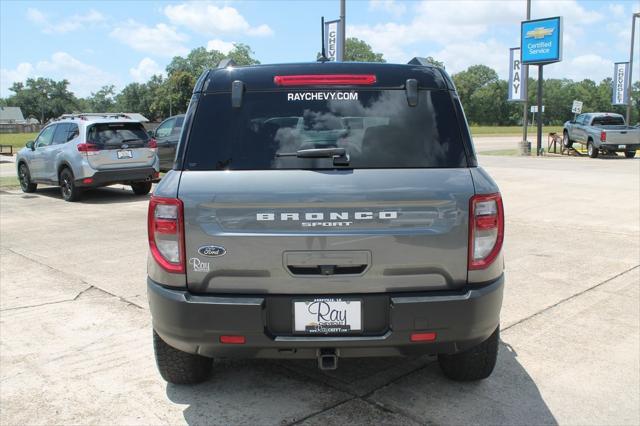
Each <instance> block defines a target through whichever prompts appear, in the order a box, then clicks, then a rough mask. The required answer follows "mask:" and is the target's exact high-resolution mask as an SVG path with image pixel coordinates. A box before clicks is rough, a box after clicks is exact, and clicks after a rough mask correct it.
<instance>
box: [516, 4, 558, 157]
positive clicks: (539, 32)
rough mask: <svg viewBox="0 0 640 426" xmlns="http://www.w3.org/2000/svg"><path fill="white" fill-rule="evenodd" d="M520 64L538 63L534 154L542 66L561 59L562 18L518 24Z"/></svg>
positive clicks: (539, 139)
mask: <svg viewBox="0 0 640 426" xmlns="http://www.w3.org/2000/svg"><path fill="white" fill-rule="evenodd" d="M520 49H521V50H520V52H521V55H522V58H521V59H522V61H521V63H522V64H526V65H538V94H537V96H538V98H537V100H538V102H537V104H538V105H537V107H538V108H537V109H538V135H537V138H536V155H540V154H541V151H542V85H543V81H544V77H543V69H542V67H543V66H544V65H546V64H552V63H554V62H560V61H561V60H562V18H561V17H560V16H557V17H554V18H544V19H534V20H531V21H523V22H521V24H520Z"/></svg>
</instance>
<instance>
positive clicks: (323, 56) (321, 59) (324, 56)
mask: <svg viewBox="0 0 640 426" xmlns="http://www.w3.org/2000/svg"><path fill="white" fill-rule="evenodd" d="M320 33H321V34H322V52H321V53H320V57H319V58H318V62H329V61H330V59H329V58H327V54H326V52H325V49H324V16H323V17H321V18H320Z"/></svg>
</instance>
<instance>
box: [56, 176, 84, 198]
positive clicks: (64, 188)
mask: <svg viewBox="0 0 640 426" xmlns="http://www.w3.org/2000/svg"><path fill="white" fill-rule="evenodd" d="M60 192H61V193H62V198H63V199H64V200H65V201H71V202H73V201H78V200H79V199H80V195H81V193H82V191H81V189H80V188H78V187H77V186H76V184H75V182H74V180H73V173H72V172H71V170H69V169H67V168H64V169H62V171H61V172H60Z"/></svg>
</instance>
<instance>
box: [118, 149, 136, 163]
mask: <svg viewBox="0 0 640 426" xmlns="http://www.w3.org/2000/svg"><path fill="white" fill-rule="evenodd" d="M116 155H117V157H118V160H124V159H127V158H133V151H132V150H130V149H121V150H119V151H118V152H117V153H116Z"/></svg>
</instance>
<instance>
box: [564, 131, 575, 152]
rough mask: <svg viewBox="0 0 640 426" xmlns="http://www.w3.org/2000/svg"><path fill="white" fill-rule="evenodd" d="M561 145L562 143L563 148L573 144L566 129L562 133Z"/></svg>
mask: <svg viewBox="0 0 640 426" xmlns="http://www.w3.org/2000/svg"><path fill="white" fill-rule="evenodd" d="M562 145H564V147H565V148H571V147H572V146H573V141H572V140H571V139H569V132H567V131H566V130H565V131H564V133H563V134H562Z"/></svg>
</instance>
